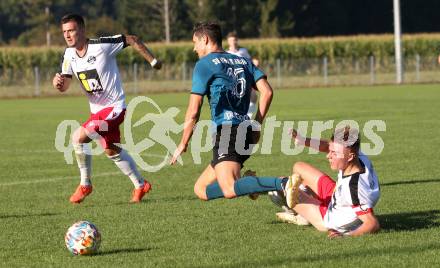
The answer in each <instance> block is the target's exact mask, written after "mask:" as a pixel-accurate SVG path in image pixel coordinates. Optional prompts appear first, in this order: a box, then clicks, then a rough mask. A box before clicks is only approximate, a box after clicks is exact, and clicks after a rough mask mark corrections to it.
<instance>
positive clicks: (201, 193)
mask: <svg viewBox="0 0 440 268" xmlns="http://www.w3.org/2000/svg"><path fill="white" fill-rule="evenodd" d="M194 194H195V195H196V196H197V197H198V198H199V199H201V200H204V201H207V200H208V197H207V196H206V187H201V186H200V185H198V184H196V185H194Z"/></svg>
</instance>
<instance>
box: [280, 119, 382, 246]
mask: <svg viewBox="0 0 440 268" xmlns="http://www.w3.org/2000/svg"><path fill="white" fill-rule="evenodd" d="M292 138H294V139H295V144H297V145H305V146H308V147H312V148H315V149H316V150H319V151H320V152H324V153H327V159H328V161H329V164H330V168H331V169H332V170H337V171H338V180H337V182H335V181H334V180H332V179H331V178H330V177H329V176H328V175H327V174H325V173H324V172H322V171H320V170H319V169H317V168H315V167H313V166H312V165H310V164H307V163H304V162H297V163H295V164H294V166H293V175H292V176H293V177H297V178H299V180H300V181H301V182H302V186H300V187H298V188H297V189H295V190H294V194H293V195H292V196H293V199H290V200H289V199H287V205H288V206H289V207H290V208H292V209H293V210H295V211H296V213H298V214H299V215H300V216H302V217H303V218H305V219H306V220H307V221H309V222H310V223H311V224H312V225H313V226H314V227H315V228H316V229H318V230H319V231H324V232H328V236H329V237H330V238H335V237H340V236H343V235H349V236H360V235H363V234H368V233H375V232H377V231H378V230H379V229H380V226H379V222H378V220H377V218H376V216H375V215H374V212H373V207H374V206H375V205H376V203H377V201H378V200H379V196H380V190H379V181H378V178H377V175H376V172H375V171H374V169H373V165H372V164H371V162H370V160H369V159H368V157H367V156H366V155H364V154H363V153H362V152H360V151H359V147H360V137H359V131H358V130H357V129H354V128H350V127H348V126H347V127H345V128H341V129H336V130H335V131H334V134H333V136H332V138H331V140H330V141H328V140H312V139H310V138H304V137H301V136H300V135H299V134H298V133H297V132H296V131H295V130H293V131H292ZM301 188H302V189H301Z"/></svg>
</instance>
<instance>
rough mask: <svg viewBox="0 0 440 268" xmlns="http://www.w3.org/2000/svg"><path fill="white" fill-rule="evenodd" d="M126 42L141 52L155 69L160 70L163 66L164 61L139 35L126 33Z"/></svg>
mask: <svg viewBox="0 0 440 268" xmlns="http://www.w3.org/2000/svg"><path fill="white" fill-rule="evenodd" d="M125 42H126V43H127V45H130V46H132V47H133V48H134V49H135V50H136V51H137V52H139V54H141V55H142V57H144V59H146V60H147V61H148V62H149V63H150V65H151V66H152V67H153V68H154V69H157V70H159V69H160V68H161V67H162V62H160V61H159V60H158V59H157V58H156V57H155V56H154V54H153V52H151V50H150V49H148V47H147V46H145V44H144V43H143V42H142V41H141V40H140V38H139V37H137V36H136V35H126V36H125Z"/></svg>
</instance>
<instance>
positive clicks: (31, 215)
mask: <svg viewBox="0 0 440 268" xmlns="http://www.w3.org/2000/svg"><path fill="white" fill-rule="evenodd" d="M56 215H60V214H59V213H38V214H31V213H30V214H23V215H17V214H11V215H0V219H10V218H12V219H21V218H28V217H50V216H56Z"/></svg>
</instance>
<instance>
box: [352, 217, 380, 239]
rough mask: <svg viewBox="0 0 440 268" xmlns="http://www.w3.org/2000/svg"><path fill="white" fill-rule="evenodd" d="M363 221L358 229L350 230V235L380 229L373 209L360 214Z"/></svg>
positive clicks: (375, 231)
mask: <svg viewBox="0 0 440 268" xmlns="http://www.w3.org/2000/svg"><path fill="white" fill-rule="evenodd" d="M358 217H359V219H360V220H361V221H362V225H361V226H359V228H357V229H356V230H354V231H352V232H349V233H348V235H349V236H361V235H364V234H374V233H377V232H378V231H379V229H380V224H379V221H378V220H377V218H376V216H375V215H374V213H373V211H370V212H368V213H366V214H362V215H359V216H358Z"/></svg>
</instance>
